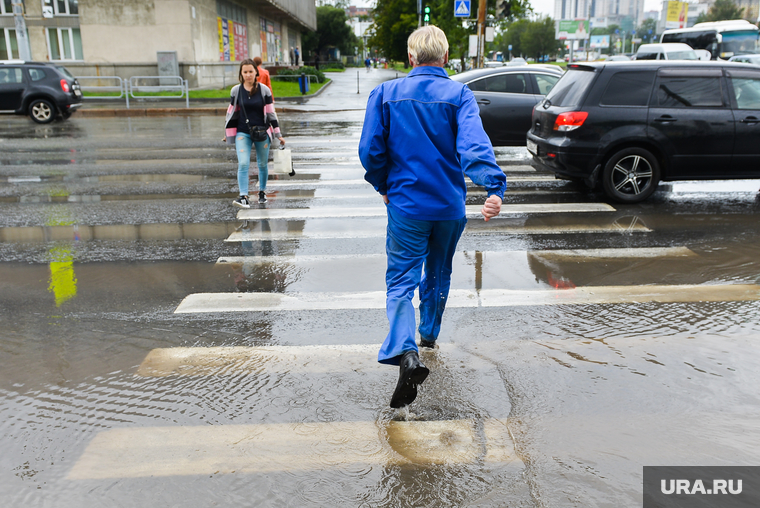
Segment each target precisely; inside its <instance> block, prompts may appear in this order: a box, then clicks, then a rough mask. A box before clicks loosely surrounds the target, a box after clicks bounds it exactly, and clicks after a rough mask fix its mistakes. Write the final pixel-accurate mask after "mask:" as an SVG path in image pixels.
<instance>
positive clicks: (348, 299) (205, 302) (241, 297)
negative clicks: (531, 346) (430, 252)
mask: <svg viewBox="0 0 760 508" xmlns="http://www.w3.org/2000/svg"><path fill="white" fill-rule="evenodd" d="M755 300H760V286H758V285H756V284H725V285H708V284H705V285H674V286H586V287H577V288H573V289H549V290H547V289H526V290H519V289H483V290H480V291H479V292H478V291H476V290H471V289H453V290H451V292H450V294H449V299H448V301H447V303H446V306H447V307H448V308H476V307H516V306H529V305H581V304H613V303H634V302H635V303H647V302H658V303H674V302H683V303H694V302H723V301H755ZM413 303H414V305H415V306H417V304H418V298H417V296H416V295H415V297H414V300H413ZM358 309H362V310H365V309H385V291H364V292H346V293H317V292H313V293H292V294H285V293H194V294H191V295H188V296H187V297H185V299H184V300H182V302H181V303H180V304H179V306H178V307H177V308H176V309H175V311H174V313H175V314H196V313H205V312H279V311H297V310H298V311H301V310H306V311H311V310H358Z"/></svg>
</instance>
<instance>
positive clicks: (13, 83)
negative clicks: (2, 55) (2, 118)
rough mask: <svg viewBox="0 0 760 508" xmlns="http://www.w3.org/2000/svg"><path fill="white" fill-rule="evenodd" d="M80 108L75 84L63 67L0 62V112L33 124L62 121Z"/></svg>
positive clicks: (33, 63)
mask: <svg viewBox="0 0 760 508" xmlns="http://www.w3.org/2000/svg"><path fill="white" fill-rule="evenodd" d="M81 105H82V91H81V90H80V88H79V82H78V81H77V80H76V78H75V77H74V76H72V75H71V73H70V72H69V71H68V70H66V68H65V67H61V66H57V65H53V64H48V63H39V62H24V61H21V60H0V113H11V114H16V115H29V116H30V117H31V119H32V120H34V121H35V122H37V123H49V122H52V121H53V120H55V119H56V118H62V119H66V118H68V117H70V116H71V113H73V112H74V110H76V108H78V107H80V106H81Z"/></svg>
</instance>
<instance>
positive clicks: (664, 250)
mask: <svg viewBox="0 0 760 508" xmlns="http://www.w3.org/2000/svg"><path fill="white" fill-rule="evenodd" d="M467 253H469V254H470V255H474V254H475V252H470V251H468V252H458V253H456V254H455V259H456V257H457V256H461V255H463V254H467ZM477 253H478V254H482V255H483V256H484V257H485V258H486V259H487V258H488V256H494V255H495V256H502V255H507V254H521V253H525V254H527V255H528V256H535V257H540V258H543V259H576V260H578V261H596V260H598V259H639V258H659V257H693V256H697V254H695V253H694V252H693V251H692V250H690V249H688V248H687V247H643V248H626V249H574V250H529V251H524V250H511V251H477ZM352 259H361V260H365V261H380V260H382V261H384V260H385V259H386V255H385V254H335V255H328V254H325V255H311V256H302V255H296V254H283V255H279V256H224V257H220V258H218V259H217V260H216V264H217V265H228V264H229V265H239V264H243V263H253V264H268V263H294V264H295V263H332V262H336V261H337V262H340V261H346V260H352Z"/></svg>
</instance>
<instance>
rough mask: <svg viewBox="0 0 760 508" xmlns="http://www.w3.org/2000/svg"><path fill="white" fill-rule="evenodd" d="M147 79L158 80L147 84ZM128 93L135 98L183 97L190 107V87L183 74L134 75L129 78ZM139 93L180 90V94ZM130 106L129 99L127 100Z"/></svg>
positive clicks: (186, 105) (186, 104)
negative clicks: (136, 93) (153, 83)
mask: <svg viewBox="0 0 760 508" xmlns="http://www.w3.org/2000/svg"><path fill="white" fill-rule="evenodd" d="M146 81H151V82H158V83H157V84H155V85H148V84H145V82H146ZM127 91H128V95H129V96H131V97H132V98H133V99H171V98H176V99H181V98H182V97H184V98H185V107H187V108H189V107H190V89H189V88H188V86H187V80H186V79H182V77H181V76H132V77H131V78H129V88H128V90H127ZM135 91H137V92H138V93H140V92H142V93H157V92H171V91H175V92H179V95H160V96H156V95H135ZM127 107H129V100H127Z"/></svg>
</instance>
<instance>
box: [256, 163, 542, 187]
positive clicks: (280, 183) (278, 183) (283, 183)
mask: <svg viewBox="0 0 760 508" xmlns="http://www.w3.org/2000/svg"><path fill="white" fill-rule="evenodd" d="M296 169H298V168H296ZM306 174H308V173H305V174H304V175H306ZM316 175H319V173H316ZM556 181H557V179H556V178H554V177H553V176H549V175H535V176H510V177H508V178H507V183H517V182H556ZM349 185H369V184H368V183H367V181H366V180H364V179H361V178H357V179H355V180H309V179H303V180H274V181H271V182H267V189H284V188H289V187H306V186H309V187H314V188H316V187H337V186H341V187H342V186H349Z"/></svg>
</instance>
